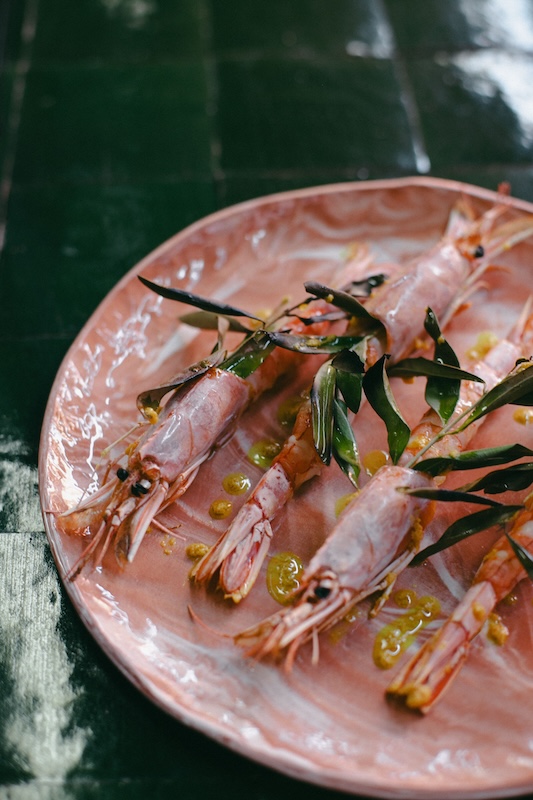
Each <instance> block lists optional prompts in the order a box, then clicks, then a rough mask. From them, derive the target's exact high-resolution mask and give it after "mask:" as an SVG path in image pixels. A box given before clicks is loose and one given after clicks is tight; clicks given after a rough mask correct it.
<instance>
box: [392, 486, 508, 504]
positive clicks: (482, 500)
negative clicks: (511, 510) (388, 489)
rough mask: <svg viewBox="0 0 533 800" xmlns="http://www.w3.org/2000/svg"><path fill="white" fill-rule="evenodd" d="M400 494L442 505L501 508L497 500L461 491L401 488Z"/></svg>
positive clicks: (399, 489)
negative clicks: (459, 504) (467, 504)
mask: <svg viewBox="0 0 533 800" xmlns="http://www.w3.org/2000/svg"><path fill="white" fill-rule="evenodd" d="M397 491H399V492H403V493H404V494H410V495H413V497H423V498H424V499H425V500H438V501H439V502H440V503H474V505H480V506H494V507H496V506H501V505H502V504H501V503H498V502H497V501H496V500H490V499H489V498H488V497H479V495H477V494H470V493H469V492H464V491H462V490H460V489H404V488H402V487H399V488H398V490H397Z"/></svg>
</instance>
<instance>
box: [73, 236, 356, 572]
mask: <svg viewBox="0 0 533 800" xmlns="http://www.w3.org/2000/svg"><path fill="white" fill-rule="evenodd" d="M369 264H370V256H369V253H368V250H367V249H366V248H364V247H363V248H360V250H359V252H358V254H357V255H356V257H355V258H353V259H352V260H351V261H350V262H349V263H347V264H346V266H345V267H344V268H343V270H342V272H341V273H340V275H339V282H340V283H341V285H344V284H346V283H351V282H354V281H356V279H357V278H360V277H361V274H365V272H366V274H368V268H369ZM334 311H336V309H333V308H332V306H331V305H329V304H328V303H326V302H324V301H322V300H318V301H317V300H315V299H313V300H312V301H311V302H309V298H308V300H307V301H306V302H305V304H303V305H302V306H301V307H299V309H298V316H291V317H289V318H288V319H285V320H284V325H285V328H288V329H290V330H292V331H293V332H295V333H303V332H304V331H305V332H306V333H308V334H323V333H325V332H326V331H328V330H330V328H331V322H330V321H329V320H328V316H329V315H330V313H331V312H334ZM333 316H335V314H334V315H333ZM305 317H308V318H309V317H312V321H310V320H309V319H307V321H306V320H305ZM322 317H323V319H322ZM298 358H299V356H298V355H297V354H295V353H293V352H290V351H288V350H283V349H282V348H274V349H273V350H272V351H271V352H270V354H269V355H268V356H267V357H266V358H265V359H264V360H263V361H262V363H261V364H260V366H258V367H257V368H256V369H255V370H254V371H252V372H251V373H250V374H247V376H246V377H240V376H239V374H238V373H237V372H234V371H232V370H231V369H230V368H224V364H222V365H221V366H213V367H211V368H210V369H208V370H207V371H206V372H204V374H202V375H201V376H200V377H197V378H194V379H193V380H191V381H189V382H187V383H185V384H184V385H182V386H179V387H178V388H177V389H174V390H173V391H172V392H169V393H168V394H167V397H168V399H167V401H166V403H165V405H164V406H163V408H162V409H160V410H159V411H158V412H157V413H155V414H154V413H153V411H152V409H150V408H149V409H147V410H148V411H150V412H151V413H150V417H152V418H155V421H154V423H153V424H150V425H149V426H148V427H147V429H146V430H145V432H144V433H143V435H142V436H141V437H140V438H139V440H138V441H137V442H135V443H134V445H133V446H132V447H130V448H128V451H127V452H128V455H127V458H126V460H121V461H117V462H114V463H113V464H112V465H110V466H109V467H108V473H109V471H110V469H111V467H113V468H114V470H115V474H114V475H113V476H112V477H111V478H110V479H109V480H106V481H105V482H104V484H103V485H102V486H101V487H100V488H99V489H98V490H97V491H96V492H95V493H94V494H92V495H90V496H89V497H88V498H87V499H86V500H84V501H82V502H81V503H80V504H79V505H78V506H76V507H75V508H73V509H71V510H69V511H67V512H65V513H64V514H63V515H62V516H63V526H64V528H65V529H66V530H67V531H69V532H70V531H72V532H76V533H78V532H82V531H84V530H85V529H86V528H87V526H89V528H93V527H94V529H95V532H94V533H93V535H92V537H91V540H90V542H89V544H88V546H87V547H86V549H85V550H84V551H83V553H82V555H81V556H80V558H79V559H78V561H77V562H76V564H75V565H74V566H73V567H72V569H71V571H70V573H69V578H70V579H73V578H75V577H76V575H78V574H79V572H80V570H81V569H82V568H83V566H84V565H85V564H86V563H87V562H88V561H89V559H91V558H92V557H93V555H94V554H95V553H96V551H97V550H98V549H99V553H98V556H97V558H96V560H95V566H96V567H99V566H100V565H101V564H102V561H103V558H104V556H105V554H106V552H107V550H108V548H109V546H110V544H111V542H112V541H113V540H114V549H115V554H116V556H117V559H118V560H119V562H124V561H125V560H127V561H130V562H131V561H132V560H133V559H134V557H135V555H136V553H137V551H138V549H139V546H140V544H141V542H142V540H143V537H144V535H145V533H146V531H147V529H148V527H149V525H150V523H151V522H152V520H153V519H154V517H155V516H156V515H157V514H158V513H159V512H160V511H161V510H163V509H164V508H165V507H167V506H168V505H170V504H171V503H173V502H174V501H175V500H177V499H178V498H179V497H181V495H183V493H184V492H185V491H186V490H187V489H188V487H189V486H190V485H191V483H192V482H193V480H194V478H195V476H196V474H197V472H198V469H199V467H200V466H201V464H202V463H203V462H204V461H205V460H206V459H207V458H208V457H209V455H210V454H211V453H212V452H213V451H214V449H215V448H217V447H221V446H222V445H223V444H224V442H225V441H227V439H228V438H229V437H230V436H231V434H232V432H233V430H234V428H235V425H236V423H237V421H238V419H239V418H240V416H241V415H242V414H243V413H244V411H245V410H246V409H247V408H248V407H249V406H250V404H251V403H252V402H253V401H254V400H256V399H257V398H258V397H259V395H260V394H262V393H263V392H265V391H266V390H268V389H270V388H271V387H272V386H273V385H274V383H275V382H276V380H277V379H278V378H279V377H280V376H281V375H282V374H284V373H286V372H287V371H288V370H289V369H290V368H291V367H293V366H294V365H295V362H296V361H297V360H298ZM141 410H142V409H141ZM147 416H148V415H147Z"/></svg>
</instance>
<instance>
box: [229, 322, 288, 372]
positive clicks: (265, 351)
mask: <svg viewBox="0 0 533 800" xmlns="http://www.w3.org/2000/svg"><path fill="white" fill-rule="evenodd" d="M274 347H275V344H274V343H273V342H272V341H271V340H270V338H269V337H268V336H267V335H266V333H265V332H264V331H257V333H255V334H254V335H253V336H250V337H248V338H247V339H245V340H244V342H243V343H242V344H241V345H240V346H239V347H237V348H236V349H235V350H234V351H233V353H231V355H230V356H228V358H226V360H225V361H223V362H222V364H221V365H220V367H221V369H225V370H226V372H232V373H233V374H234V375H238V377H239V378H248V377H249V376H250V375H251V374H252V373H253V372H255V370H256V369H257V368H258V367H260V366H261V364H262V363H263V362H264V361H265V359H266V358H267V357H268V356H269V355H270V353H271V352H272V351H273V350H274Z"/></svg>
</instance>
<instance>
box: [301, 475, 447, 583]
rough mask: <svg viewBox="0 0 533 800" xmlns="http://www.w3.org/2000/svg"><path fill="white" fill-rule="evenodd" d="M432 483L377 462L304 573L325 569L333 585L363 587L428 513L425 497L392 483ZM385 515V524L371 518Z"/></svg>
mask: <svg viewBox="0 0 533 800" xmlns="http://www.w3.org/2000/svg"><path fill="white" fill-rule="evenodd" d="M430 486H432V480H431V478H429V477H428V476H427V475H424V474H423V473H421V472H416V471H415V470H411V469H408V468H407V467H399V466H390V465H386V466H384V467H382V468H381V469H380V470H379V471H378V472H376V474H375V475H374V477H373V478H372V480H371V481H369V482H368V483H367V484H366V485H365V486H364V488H363V489H362V490H361V493H360V494H359V495H357V498H356V499H355V501H353V502H352V503H350V505H348V506H347V507H346V508H345V509H344V511H343V513H342V514H341V516H340V517H339V520H338V523H337V525H336V528H335V536H331V537H329V538H328V539H327V540H326V541H325V542H324V544H323V545H322V547H321V548H320V549H319V550H318V551H317V553H316V554H315V556H314V557H313V558H312V559H311V562H310V564H309V568H308V570H306V572H307V574H309V575H314V574H319V573H322V572H324V570H331V571H332V572H333V573H335V575H336V576H337V578H338V580H339V584H340V585H341V586H343V587H346V588H349V589H351V590H353V591H354V592H355V593H358V592H361V591H363V590H364V589H365V588H366V587H367V586H368V585H369V583H371V582H372V578H373V577H375V576H376V575H379V574H380V573H381V572H382V571H383V570H385V569H386V568H387V566H388V565H389V564H390V563H391V561H393V560H394V557H395V556H396V555H397V554H399V553H400V552H401V551H402V550H404V549H405V546H406V545H407V544H408V542H409V539H410V537H411V535H412V531H413V526H414V525H415V524H416V522H417V521H418V520H421V519H423V518H424V517H426V516H429V514H430V513H431V509H432V504H431V502H430V501H428V500H425V499H422V498H419V497H413V496H412V495H408V494H406V493H405V492H402V491H397V487H406V488H409V489H422V488H427V487H430ZM378 520H386V521H387V527H386V529H383V527H382V526H381V525H380V524H379V523H378V522H377V521H378Z"/></svg>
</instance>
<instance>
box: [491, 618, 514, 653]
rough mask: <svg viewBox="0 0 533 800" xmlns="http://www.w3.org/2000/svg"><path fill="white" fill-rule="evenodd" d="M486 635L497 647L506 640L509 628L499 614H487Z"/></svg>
mask: <svg viewBox="0 0 533 800" xmlns="http://www.w3.org/2000/svg"><path fill="white" fill-rule="evenodd" d="M487 636H488V638H489V641H491V642H492V643H493V644H497V645H498V646H499V647H502V645H504V644H505V642H506V641H507V637H508V636H509V628H508V627H507V625H506V624H505V622H504V621H503V620H502V618H501V617H500V615H499V614H494V613H493V614H489V619H488V629H487Z"/></svg>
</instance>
